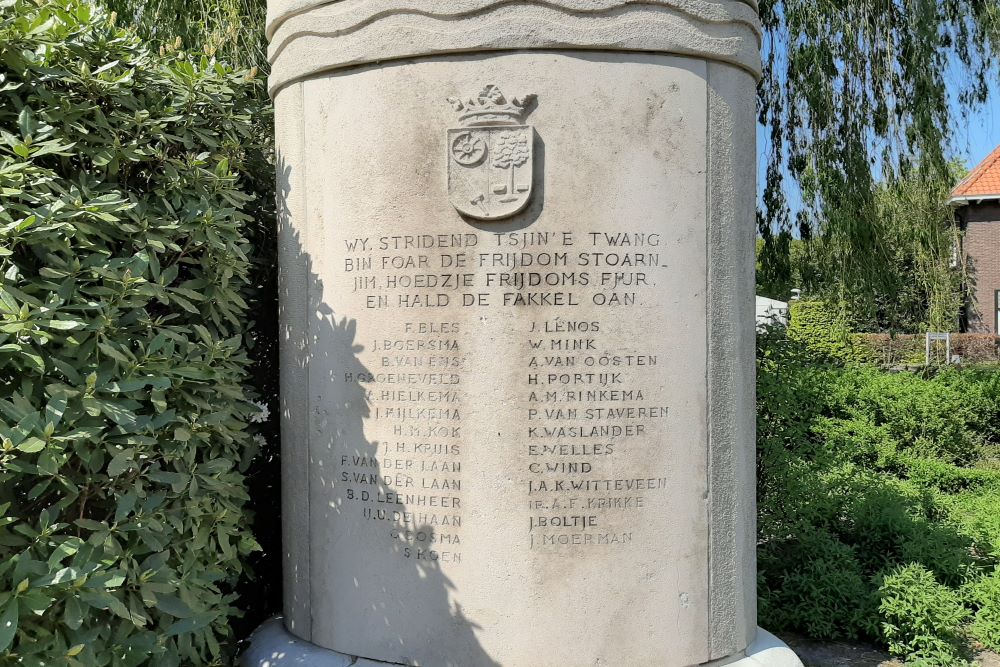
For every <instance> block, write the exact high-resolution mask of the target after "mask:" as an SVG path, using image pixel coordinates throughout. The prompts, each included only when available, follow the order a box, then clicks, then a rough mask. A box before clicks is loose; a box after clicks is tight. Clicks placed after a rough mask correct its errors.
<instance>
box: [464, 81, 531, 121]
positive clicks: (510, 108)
mask: <svg viewBox="0 0 1000 667" xmlns="http://www.w3.org/2000/svg"><path fill="white" fill-rule="evenodd" d="M448 101H449V102H451V104H452V106H454V107H455V111H457V112H458V120H459V122H460V123H462V125H463V126H465V127H473V126H476V125H520V124H522V123H523V122H524V118H525V117H526V116H527V115H528V114H529V113H531V111H532V109H533V108H534V104H535V96H534V95H525V96H524V97H522V98H520V99H518V98H516V97H512V98H510V99H509V100H508V99H507V97H506V96H504V94H503V92H502V91H501V90H500V88H499V86H495V85H493V84H492V83H491V84H489V85H487V86H486V87H485V88H483V90H482V92H480V93H479V95H477V96H475V97H470V98H469V99H468V100H461V99H459V98H457V97H449V98H448Z"/></svg>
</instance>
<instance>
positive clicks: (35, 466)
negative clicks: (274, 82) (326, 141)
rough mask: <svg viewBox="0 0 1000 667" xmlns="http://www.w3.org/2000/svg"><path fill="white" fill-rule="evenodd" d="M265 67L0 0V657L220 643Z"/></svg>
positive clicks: (158, 661)
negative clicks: (252, 166)
mask: <svg viewBox="0 0 1000 667" xmlns="http://www.w3.org/2000/svg"><path fill="white" fill-rule="evenodd" d="M257 85H258V84H257V82H255V81H252V80H249V79H248V77H247V76H246V75H245V74H244V73H236V72H233V71H231V70H230V69H228V68H227V67H225V66H223V65H221V64H219V63H215V62H212V61H209V60H207V59H205V58H197V57H191V56H188V55H186V54H184V53H167V54H166V55H160V56H157V55H156V54H154V53H151V52H150V51H149V50H148V49H147V48H146V47H144V46H143V45H142V44H141V43H140V41H139V40H138V39H137V38H136V37H135V36H133V35H132V34H130V33H128V32H125V31H123V30H121V29H118V28H115V27H114V26H113V25H112V23H111V22H110V21H109V18H108V16H107V15H105V14H104V13H102V12H101V11H100V10H98V9H96V8H95V7H94V6H93V5H92V4H91V3H89V2H86V1H84V0H49V1H48V2H45V3H36V2H32V1H28V0H12V1H11V0H8V1H7V2H2V3H0V443H2V444H0V663H4V664H18V665H27V666H29V667H30V666H41V665H53V664H59V665H69V666H78V667H82V666H86V667H95V666H102V665H157V666H167V667H170V666H173V665H181V664H183V665H208V664H221V663H222V662H223V661H224V660H225V652H226V648H225V645H224V642H225V640H227V638H228V637H229V633H230V630H229V620H230V618H231V617H232V616H233V615H235V614H236V613H237V612H236V610H235V609H234V606H233V603H234V595H233V593H232V588H233V585H234V583H235V581H236V580H237V578H238V577H239V576H240V574H241V571H242V568H243V559H244V558H245V557H246V556H247V554H249V553H250V552H251V551H252V550H254V549H255V548H256V543H255V541H254V539H253V537H252V536H251V535H250V534H249V532H248V530H247V524H248V517H247V514H246V511H245V508H244V506H245V503H246V500H247V493H246V490H245V485H244V477H243V475H242V473H241V472H240V470H241V469H242V467H243V466H244V465H245V463H246V461H247V460H248V459H249V458H250V457H251V456H252V454H253V447H252V444H253V443H252V438H251V437H250V435H249V433H248V430H247V421H248V419H249V418H250V417H251V416H252V415H253V414H254V413H255V411H256V408H255V407H254V406H253V405H252V404H251V403H250V402H249V401H248V395H247V393H246V391H245V389H244V386H243V383H244V381H245V380H246V378H247V372H248V365H249V362H248V359H247V355H246V353H245V351H244V346H243V336H244V334H245V333H246V328H247V324H246V322H247V315H248V313H247V304H246V302H245V301H244V296H245V295H246V293H247V290H248V284H247V275H248V269H249V260H248V257H247V255H248V253H249V250H250V249H249V247H248V243H247V240H246V227H247V226H248V225H249V224H250V223H251V222H252V221H251V220H250V219H249V217H248V216H247V215H246V214H245V213H244V212H243V210H244V209H245V207H247V206H248V205H249V204H250V199H251V198H250V196H249V195H248V194H247V193H246V192H245V191H244V189H242V186H241V179H240V174H241V173H242V172H243V171H244V170H245V168H246V166H247V164H248V163H249V161H251V160H256V159H258V157H259V156H255V155H254V151H256V150H257V149H256V142H257V137H256V136H255V132H254V129H253V125H252V122H253V117H254V115H255V114H261V113H264V111H263V110H262V108H261V107H260V103H259V102H258V101H257V100H258V99H259V96H258V95H257V94H256V92H255V90H256V86H257Z"/></svg>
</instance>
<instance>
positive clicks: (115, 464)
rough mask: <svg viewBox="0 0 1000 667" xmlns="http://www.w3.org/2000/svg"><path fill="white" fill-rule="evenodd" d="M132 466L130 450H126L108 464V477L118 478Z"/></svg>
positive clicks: (133, 462) (133, 463)
mask: <svg viewBox="0 0 1000 667" xmlns="http://www.w3.org/2000/svg"><path fill="white" fill-rule="evenodd" d="M134 465H135V461H133V460H132V450H128V449H127V450H125V451H124V452H121V453H119V454H117V455H115V456H114V457H113V458H112V459H111V462H110V463H108V477H118V476H119V475H121V474H122V473H125V472H127V471H128V470H130V469H131V468H132V466H134Z"/></svg>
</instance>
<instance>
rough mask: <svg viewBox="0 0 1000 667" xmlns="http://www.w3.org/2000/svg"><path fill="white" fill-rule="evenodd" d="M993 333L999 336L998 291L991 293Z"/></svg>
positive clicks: (999, 299)
mask: <svg viewBox="0 0 1000 667" xmlns="http://www.w3.org/2000/svg"><path fill="white" fill-rule="evenodd" d="M993 308H994V315H993V333H994V334H996V335H1000V289H998V290H997V291H996V292H994V293H993Z"/></svg>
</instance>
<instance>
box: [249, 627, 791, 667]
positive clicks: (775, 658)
mask: <svg viewBox="0 0 1000 667" xmlns="http://www.w3.org/2000/svg"><path fill="white" fill-rule="evenodd" d="M249 643H250V646H249V648H247V650H246V651H245V652H244V653H243V655H242V656H241V657H240V667H292V665H295V666H296V667H390V665H391V663H388V662H376V661H374V660H368V659H366V658H358V657H356V656H351V655H346V654H344V653H338V652H336V651H331V650H329V649H325V648H320V647H319V646H315V645H313V644H310V643H309V642H307V641H305V640H304V639H299V638H298V637H296V636H294V635H292V634H291V633H289V632H288V631H287V630H285V626H284V624H282V622H281V617H280V616H276V617H274V618H272V619H269V620H267V621H266V622H264V624H263V625H261V626H260V627H259V628H257V630H256V631H255V632H254V633H253V635H251V637H250V640H249ZM724 666H725V667H802V662H801V661H800V660H799V659H798V657H797V656H796V655H795V653H793V652H792V649H790V648H788V646H786V645H785V643H784V642H782V641H781V640H780V639H778V638H777V637H775V636H774V635H772V634H771V633H769V632H766V631H764V630H760V629H758V630H757V639H756V640H755V641H754V643H753V644H752V645H751V646H750V648H748V649H747V650H746V651H745V653H743V654H741V655H736V656H732V657H729V658H724V659H722V660H716V661H714V662H709V663H706V664H705V665H703V666H702V667H724Z"/></svg>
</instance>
